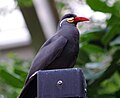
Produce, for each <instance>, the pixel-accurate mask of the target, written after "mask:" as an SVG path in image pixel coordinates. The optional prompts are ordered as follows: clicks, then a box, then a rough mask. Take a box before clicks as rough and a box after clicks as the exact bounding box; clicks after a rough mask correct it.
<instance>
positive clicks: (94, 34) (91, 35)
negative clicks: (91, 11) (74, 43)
mask: <svg viewBox="0 0 120 98" xmlns="http://www.w3.org/2000/svg"><path fill="white" fill-rule="evenodd" d="M105 32H106V29H104V30H101V29H98V30H93V31H89V32H85V33H83V34H81V36H80V42H89V41H92V40H100V39H101V38H102V36H103V35H104V33H105Z"/></svg>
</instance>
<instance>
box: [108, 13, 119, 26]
mask: <svg viewBox="0 0 120 98" xmlns="http://www.w3.org/2000/svg"><path fill="white" fill-rule="evenodd" d="M119 20H120V17H117V16H115V15H112V16H111V18H110V19H109V20H107V26H108V27H109V26H114V25H118V24H119V25H120V21H119Z"/></svg>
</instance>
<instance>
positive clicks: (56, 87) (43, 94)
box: [37, 68, 86, 98]
mask: <svg viewBox="0 0 120 98" xmlns="http://www.w3.org/2000/svg"><path fill="white" fill-rule="evenodd" d="M37 94H38V95H37V96H38V98H86V82H85V78H84V76H83V72H82V70H81V69H80V68H69V69H57V70H41V71H39V72H38V73H37Z"/></svg>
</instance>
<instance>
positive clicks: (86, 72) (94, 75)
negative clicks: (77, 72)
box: [83, 68, 104, 82]
mask: <svg viewBox="0 0 120 98" xmlns="http://www.w3.org/2000/svg"><path fill="white" fill-rule="evenodd" d="M83 72H84V75H85V78H86V79H87V80H90V81H89V82H91V81H94V80H96V79H98V78H99V77H100V76H101V75H102V74H103V72H104V70H102V71H100V72H98V73H95V72H93V71H92V70H90V69H88V68H85V69H83Z"/></svg>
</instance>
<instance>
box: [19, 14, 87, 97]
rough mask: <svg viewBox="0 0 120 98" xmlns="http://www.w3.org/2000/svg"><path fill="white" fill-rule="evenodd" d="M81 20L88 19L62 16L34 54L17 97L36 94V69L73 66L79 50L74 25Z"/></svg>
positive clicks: (77, 32)
mask: <svg viewBox="0 0 120 98" xmlns="http://www.w3.org/2000/svg"><path fill="white" fill-rule="evenodd" d="M83 21H89V19H88V18H85V17H77V16H76V15H75V14H66V15H65V16H63V17H62V19H61V20H60V23H59V25H58V30H57V32H56V33H55V35H54V36H53V37H52V38H50V39H48V40H47V41H46V42H45V43H44V44H43V46H42V47H41V48H40V50H39V52H38V53H37V55H36V56H35V58H34V60H33V62H32V65H31V68H30V71H29V74H28V77H27V79H26V83H25V86H24V88H23V90H22V92H21V94H20V96H19V98H35V97H36V96H37V91H36V90H37V82H36V81H37V75H36V73H37V71H39V70H49V69H61V68H71V67H73V66H74V64H75V62H76V59H77V55H78V51H79V31H78V29H77V27H76V25H77V23H78V22H83Z"/></svg>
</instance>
